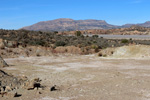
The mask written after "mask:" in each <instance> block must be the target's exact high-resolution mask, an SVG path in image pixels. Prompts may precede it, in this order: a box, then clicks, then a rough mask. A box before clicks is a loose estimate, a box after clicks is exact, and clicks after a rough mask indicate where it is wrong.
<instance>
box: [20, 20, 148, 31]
mask: <svg viewBox="0 0 150 100" xmlns="http://www.w3.org/2000/svg"><path fill="white" fill-rule="evenodd" d="M133 25H136V26H142V27H150V21H147V22H145V23H140V24H125V25H122V26H116V25H111V24H108V23H107V22H106V21H104V20H94V19H89V20H73V19H69V18H60V19H56V20H50V21H41V22H38V23H36V24H33V25H31V26H26V27H23V28H21V29H26V30H33V31H75V30H92V29H116V28H129V27H131V26H133Z"/></svg>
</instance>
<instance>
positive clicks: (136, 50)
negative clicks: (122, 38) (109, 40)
mask: <svg viewBox="0 0 150 100" xmlns="http://www.w3.org/2000/svg"><path fill="white" fill-rule="evenodd" d="M149 51H150V46H147V45H129V46H122V47H117V48H107V49H104V50H102V51H100V52H99V54H98V55H99V56H101V57H108V58H150V52H149Z"/></svg>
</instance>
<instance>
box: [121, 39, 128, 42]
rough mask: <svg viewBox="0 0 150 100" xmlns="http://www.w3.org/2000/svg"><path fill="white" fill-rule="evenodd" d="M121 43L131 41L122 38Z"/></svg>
mask: <svg viewBox="0 0 150 100" xmlns="http://www.w3.org/2000/svg"><path fill="white" fill-rule="evenodd" d="M121 43H129V41H128V40H127V39H123V40H121Z"/></svg>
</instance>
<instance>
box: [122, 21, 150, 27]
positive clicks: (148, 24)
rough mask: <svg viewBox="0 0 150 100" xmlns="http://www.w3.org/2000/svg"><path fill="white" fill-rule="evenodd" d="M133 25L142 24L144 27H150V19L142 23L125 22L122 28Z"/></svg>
mask: <svg viewBox="0 0 150 100" xmlns="http://www.w3.org/2000/svg"><path fill="white" fill-rule="evenodd" d="M133 25H136V26H142V27H150V21H147V22H145V23H140V24H125V25H122V26H121V28H129V27H131V26H133Z"/></svg>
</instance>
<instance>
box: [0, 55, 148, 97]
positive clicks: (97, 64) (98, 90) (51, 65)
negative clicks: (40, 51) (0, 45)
mask: <svg viewBox="0 0 150 100" xmlns="http://www.w3.org/2000/svg"><path fill="white" fill-rule="evenodd" d="M5 60H6V62H7V63H8V64H9V65H11V66H10V67H7V68H4V71H6V72H9V73H12V74H13V75H26V76H27V77H28V78H30V79H33V78H36V77H39V78H40V79H42V84H43V85H45V86H46V88H45V89H44V90H41V89H40V90H30V91H29V90H21V89H20V90H18V91H17V92H18V93H20V94H22V96H21V97H18V98H11V99H10V98H7V97H4V98H1V97H0V100H13V99H14V100H150V59H103V58H99V57H97V56H95V55H88V56H78V55H72V56H69V55H63V56H62V55H60V56H51V57H29V58H23V57H20V58H8V59H5ZM53 85H57V86H59V87H60V91H53V92H51V91H50V87H52V86H53ZM39 92H41V93H42V94H39Z"/></svg>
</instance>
